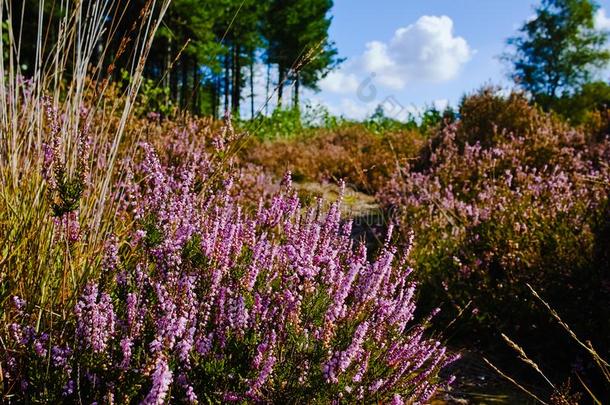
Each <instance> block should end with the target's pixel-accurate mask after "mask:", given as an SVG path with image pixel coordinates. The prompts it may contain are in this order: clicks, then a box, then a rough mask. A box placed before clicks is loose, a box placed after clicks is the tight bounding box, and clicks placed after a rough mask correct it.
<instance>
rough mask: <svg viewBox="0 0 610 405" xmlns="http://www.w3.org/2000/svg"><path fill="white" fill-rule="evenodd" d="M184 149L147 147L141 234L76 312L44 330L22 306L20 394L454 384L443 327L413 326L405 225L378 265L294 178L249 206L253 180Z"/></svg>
mask: <svg viewBox="0 0 610 405" xmlns="http://www.w3.org/2000/svg"><path fill="white" fill-rule="evenodd" d="M180 142H183V141H180V140H179V141H178V142H177V144H176V143H171V144H168V145H167V146H166V148H164V153H163V154H161V155H158V154H157V153H156V152H155V151H154V148H153V147H151V146H150V145H149V144H146V143H145V144H143V145H142V149H141V150H142V155H141V159H138V160H137V161H138V163H137V164H132V165H131V172H130V173H129V174H128V176H127V179H128V180H127V181H126V182H125V184H123V187H124V190H123V192H121V193H118V195H120V196H122V197H120V198H121V199H122V200H123V204H122V207H123V208H122V210H123V211H124V212H123V213H122V214H121V216H123V217H124V218H125V220H127V221H132V223H133V226H132V228H131V230H130V231H129V232H128V235H124V236H123V237H109V238H108V239H107V243H106V247H105V253H104V259H103V260H102V261H101V263H100V264H99V267H101V269H100V270H101V274H100V276H99V278H95V277H93V278H90V279H89V280H88V281H87V283H86V286H85V288H84V289H83V291H82V293H81V294H80V296H79V297H78V299H77V301H76V303H75V304H74V306H73V310H72V314H73V316H68V317H66V318H64V319H65V320H64V321H63V322H58V324H53V322H52V319H53V317H52V316H51V317H50V322H49V323H50V324H51V325H53V326H52V327H50V328H48V330H46V331H45V332H44V333H42V332H37V330H38V328H37V325H36V322H37V314H36V311H35V310H34V308H30V307H28V304H27V303H25V302H23V301H21V300H20V299H19V298H16V297H15V299H14V301H15V303H14V305H13V308H12V309H11V311H12V312H13V317H12V318H13V319H14V323H12V324H11V325H8V335H9V336H8V337H7V340H6V344H7V346H6V349H3V356H2V363H1V366H2V370H3V373H4V376H3V378H4V380H3V387H4V388H3V389H4V394H5V395H14V398H15V399H19V400H29V401H36V400H43V401H76V400H79V401H99V400H104V401H106V402H110V403H113V402H117V403H127V402H133V401H136V402H142V403H155V404H157V403H165V402H175V401H184V402H189V403H196V402H223V403H224V402H240V403H243V402H266V403H269V402H273V403H303V402H307V403H311V402H315V403H329V402H339V401H340V402H345V403H353V402H363V403H371V402H383V403H425V402H426V401H428V400H429V399H430V398H431V397H432V396H433V395H434V394H435V392H436V391H437V390H439V389H442V388H444V387H446V386H447V385H448V384H450V382H451V380H446V379H443V378H441V377H440V376H439V371H440V370H441V369H442V368H443V367H444V366H445V365H447V364H448V363H450V362H452V361H453V360H454V359H455V356H453V355H450V354H448V353H447V350H446V348H445V347H443V345H442V344H441V343H440V342H439V341H437V340H435V339H431V338H429V337H427V334H426V333H427V332H426V326H427V325H428V323H429V321H430V318H427V319H426V320H424V321H423V322H415V321H414V320H413V318H414V311H415V303H414V294H415V287H416V286H415V283H414V281H413V280H412V279H411V269H410V268H409V267H407V265H406V259H407V254H408V252H399V250H398V249H397V247H396V246H394V245H393V244H392V243H390V236H391V231H390V236H388V241H387V242H386V244H385V245H384V246H383V248H382V249H381V250H380V252H379V253H378V255H377V256H376V258H375V259H374V260H369V259H367V251H366V248H365V247H364V246H363V245H358V244H355V242H354V241H353V240H352V239H351V238H350V230H351V223H350V222H349V221H342V220H341V218H340V214H339V203H336V204H333V205H332V206H331V208H330V209H329V210H327V211H325V210H323V209H322V208H321V207H322V204H319V205H318V206H317V207H316V206H313V207H303V206H301V204H300V202H299V199H298V197H297V195H296V192H295V191H294V190H293V189H292V188H291V186H290V180H289V178H286V179H285V181H284V185H283V187H282V189H281V191H279V192H278V193H276V194H275V195H274V196H273V197H270V198H269V199H267V200H263V199H261V202H260V203H259V204H258V208H253V209H251V208H247V207H249V206H251V204H249V205H246V206H245V207H244V206H243V205H242V204H241V203H240V200H241V198H242V196H241V195H240V193H236V192H235V191H234V188H235V187H236V185H239V179H238V180H235V181H233V180H231V179H230V178H229V177H226V176H223V177H222V179H221V180H220V181H214V176H215V173H216V172H215V171H214V168H213V165H212V164H211V163H210V162H212V161H213V159H212V158H211V157H210V156H209V155H208V154H207V153H206V152H199V151H197V150H195V151H193V150H192V149H188V148H181V147H180ZM218 149H219V150H222V148H221V147H219V148H218ZM172 156H174V157H176V156H180V159H171V157H172ZM251 181H252V180H247V182H251ZM91 274H95V272H94V271H93V269H92V271H91ZM435 313H436V311H434V312H432V315H434V314H435ZM432 315H431V316H432Z"/></svg>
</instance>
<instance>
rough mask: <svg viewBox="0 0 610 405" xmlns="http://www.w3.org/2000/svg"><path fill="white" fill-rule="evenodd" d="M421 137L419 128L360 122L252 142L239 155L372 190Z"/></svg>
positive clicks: (300, 175)
mask: <svg viewBox="0 0 610 405" xmlns="http://www.w3.org/2000/svg"><path fill="white" fill-rule="evenodd" d="M422 143H423V136H422V135H421V134H420V133H419V132H418V131H397V132H384V133H380V134H377V133H374V132H372V131H370V130H368V129H367V128H366V127H365V126H364V125H361V124H344V125H340V126H338V127H337V128H335V129H318V130H311V131H310V132H308V133H307V134H306V135H304V136H301V137H297V138H295V139H283V140H276V141H274V142H264V141H263V142H256V143H253V144H252V145H251V146H250V147H249V148H247V149H246V150H245V151H244V153H243V154H242V159H244V160H246V161H249V162H253V163H255V164H257V165H260V166H264V167H266V168H268V170H269V171H271V172H272V173H274V174H275V175H276V176H282V175H283V173H285V172H287V171H290V172H292V173H293V176H294V179H295V181H300V180H307V181H318V182H328V181H332V182H337V181H339V180H341V179H343V180H345V181H346V182H347V183H349V184H350V185H352V186H353V187H354V188H355V189H357V190H359V191H363V192H367V193H370V194H374V193H375V191H376V190H377V189H378V188H380V187H381V186H382V185H383V184H384V183H385V182H386V181H387V179H388V178H389V177H390V176H391V174H392V173H393V172H394V170H395V168H396V164H397V162H398V161H403V160H405V159H413V158H415V157H416V156H417V154H418V151H419V148H420V146H421V144H422Z"/></svg>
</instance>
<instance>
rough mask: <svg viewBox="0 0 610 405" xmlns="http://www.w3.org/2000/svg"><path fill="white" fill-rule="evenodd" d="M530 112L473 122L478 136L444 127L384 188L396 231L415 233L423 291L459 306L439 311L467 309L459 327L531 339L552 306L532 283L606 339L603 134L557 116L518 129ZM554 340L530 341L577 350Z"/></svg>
mask: <svg viewBox="0 0 610 405" xmlns="http://www.w3.org/2000/svg"><path fill="white" fill-rule="evenodd" d="M524 108H525V105H524ZM513 114H515V112H514V111H513V112H511V116H512V115H513ZM540 122H544V119H543V117H541V118H540ZM526 123H527V121H524V124H523V126H522V128H523V131H521V132H520V130H519V129H518V128H515V127H512V129H511V131H513V130H514V131H515V132H514V133H509V132H506V131H502V129H503V128H500V131H495V132H493V133H496V134H498V133H502V134H503V136H502V137H494V138H485V137H483V138H481V133H479V134H476V130H474V131H475V132H474V135H473V139H477V142H475V143H469V142H468V139H469V138H468V137H464V134H465V131H469V130H470V129H469V128H470V127H466V128H464V127H462V125H463V124H464V122H458V123H457V124H456V125H452V126H449V127H447V128H445V130H444V131H443V132H441V133H440V134H439V135H438V136H437V137H436V138H435V139H434V140H431V141H430V145H431V146H430V148H429V149H428V150H429V154H427V155H424V157H423V158H422V161H420V162H417V163H414V164H412V165H405V166H403V167H402V168H401V169H400V170H399V171H397V172H396V173H395V174H394V177H393V179H392V180H391V181H390V182H389V183H388V184H387V186H386V187H385V188H384V189H383V190H382V191H381V192H380V193H379V198H380V199H381V201H382V202H383V203H384V205H385V206H386V208H391V209H393V210H394V212H396V213H397V214H398V215H397V221H398V222H399V224H400V226H401V228H402V230H403V234H404V233H405V232H407V230H410V229H412V230H413V231H414V233H415V235H416V238H415V244H414V249H413V253H412V258H413V261H414V265H416V266H417V267H418V268H419V269H421V273H419V274H420V275H421V276H422V277H423V278H424V280H425V283H424V284H425V286H422V287H423V288H424V290H423V291H424V293H425V294H426V295H427V296H428V299H432V300H434V301H435V302H439V301H440V300H443V299H444V300H446V301H448V302H449V303H452V304H453V305H454V308H455V312H453V313H451V311H444V313H446V314H450V316H449V318H448V321H450V320H452V319H453V316H457V315H458V314H460V311H462V310H465V309H467V311H466V312H467V314H464V313H462V314H461V315H460V316H462V317H463V319H461V322H460V323H459V324H461V325H462V326H463V327H464V329H463V330H464V331H466V333H468V334H470V333H472V330H473V328H474V330H479V331H486V332H490V333H492V334H493V335H495V336H497V333H498V332H500V331H504V332H506V333H513V334H516V335H518V336H519V337H524V339H522V340H523V341H526V342H530V343H532V342H535V341H536V340H537V339H536V338H535V335H536V333H543V332H542V331H544V330H546V329H545V328H546V326H545V325H547V321H548V314H546V313H543V312H541V311H540V310H539V308H537V307H536V306H535V305H533V303H532V300H531V298H530V295H529V291H528V290H527V288H526V283H529V284H531V285H532V286H533V287H534V288H535V289H536V290H537V291H539V292H541V294H544V295H545V296H546V297H547V298H548V299H549V301H550V304H551V305H552V306H553V307H554V308H557V310H558V311H559V312H560V313H562V314H564V316H565V317H566V319H567V321H568V322H569V323H570V324H572V325H574V327H575V329H576V330H577V332H578V333H579V334H582V335H583V336H587V337H588V338H589V339H592V340H593V341H594V342H596V343H597V347H600V348H603V349H604V350H608V349H609V348H610V341H608V336H610V330H609V328H608V326H609V325H608V322H607V319H608V317H609V316H610V313H609V312H608V308H610V306H609V305H608V304H609V301H608V291H609V290H608V286H609V285H610V284H609V282H610V271H609V270H610V269H609V268H608V261H607V255H606V256H604V255H603V254H601V253H600V252H601V251H606V250H607V245H606V247H605V248H602V247H601V246H602V245H603V244H604V243H607V240H608V239H607V229H608V218H609V217H608V216H607V215H608V214H607V213H608V211H607V204H608V197H609V192H610V168H609V166H608V162H609V161H610V142H609V141H608V140H603V141H601V142H599V143H590V142H589V141H587V140H586V139H585V138H586V137H585V136H584V135H583V134H582V133H581V132H579V131H576V130H571V129H567V130H564V129H562V127H561V126H555V125H554V124H552V123H550V124H548V126H542V127H538V128H537V129H536V131H535V132H531V131H529V130H528V131H525V129H526V128H527V126H528V124H526ZM535 128H536V127H535ZM464 140H466V142H464ZM478 140H480V141H481V142H478ZM604 235H605V236H604ZM443 297H444V298H443ZM467 325H468V326H467ZM479 336H480V335H479ZM487 336H489V335H487ZM541 341H543V340H542V339H541V340H539V341H538V342H541ZM532 344H536V343H532ZM560 345H561V343H560V341H559V340H557V341H553V342H548V341H546V342H545V344H544V345H542V346H538V347H536V348H535V349H532V350H531V351H536V350H537V351H539V353H549V352H553V353H554V356H555V358H556V359H558V358H560V357H562V356H566V357H570V356H572V355H573V354H574V353H573V352H572V351H571V350H569V349H568V350H564V349H565V347H560ZM573 359H574V357H571V360H573ZM568 363H569V362H568Z"/></svg>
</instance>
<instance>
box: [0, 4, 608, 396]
mask: <svg viewBox="0 0 610 405" xmlns="http://www.w3.org/2000/svg"><path fill="white" fill-rule="evenodd" d="M331 8H332V1H323V0H294V1H285V0H270V1H258V2H257V1H249V0H245V1H230V0H223V1H217V2H199V1H194V0H174V1H170V0H158V1H153V0H150V1H139V0H138V1H136V0H133V1H115V2H105V1H98V0H90V1H80V2H75V3H70V2H63V1H62V2H39V1H37V0H27V1H24V2H20V1H10V0H6V1H3V3H2V6H1V7H0V20H2V35H1V36H0V51H1V52H0V77H1V79H0V131H1V133H0V180H1V181H2V182H1V185H0V396H1V398H2V402H6V403H38V402H44V403H62V402H63V403H83V402H87V403H93V402H95V403H132V402H137V403H155V404H160V403H182V402H186V403H277V404H285V403H295V404H296V403H299V404H300V403H319V404H330V403H337V404H338V403H347V404H350V403H365V404H369V403H383V404H385V403H392V404H403V403H408V404H411V403H429V402H432V401H448V402H451V401H456V400H459V401H466V400H470V401H474V402H476V401H477V399H476V398H481V396H479V397H477V396H476V395H475V394H487V396H486V397H485V398H488V399H489V398H491V397H493V396H494V395H495V396H496V397H495V398H494V400H497V401H504V402H505V403H527V402H528V401H532V402H535V401H537V402H539V403H546V404H551V403H552V404H561V405H571V404H578V403H596V404H603V403H606V402H607V400H608V398H610V365H609V364H608V359H609V358H610V323H609V321H608V320H609V319H610V299H609V298H608V297H610V138H609V137H608V133H609V131H610V108H609V107H608V104H607V103H608V102H609V101H610V87H609V85H608V84H607V83H605V82H601V81H595V77H596V76H595V71H596V69H599V68H605V67H606V64H607V62H608V60H609V59H610V55H609V54H608V51H607V50H606V49H607V48H606V39H607V34H606V33H604V32H603V31H598V30H596V29H595V27H594V25H593V16H594V13H595V11H596V5H595V4H594V3H592V2H590V1H588V0H544V1H542V3H541V4H540V6H539V7H538V9H537V10H536V12H537V14H536V16H535V17H534V18H532V19H531V20H529V21H528V22H526V23H525V25H524V26H523V28H522V29H521V30H520V32H519V34H518V35H517V36H516V37H515V38H513V39H511V40H509V44H511V45H512V46H513V48H512V49H513V50H514V52H513V53H511V54H507V55H505V59H506V60H507V62H508V63H509V65H510V66H511V67H512V69H513V70H512V72H513V73H514V77H515V79H516V84H517V86H516V88H515V89H514V90H513V91H512V92H510V93H506V92H503V91H500V90H499V89H497V88H494V87H492V86H488V87H484V88H481V89H479V90H476V91H474V92H472V93H471V94H467V95H465V96H464V97H463V99H462V100H461V102H460V103H459V105H457V106H456V107H455V108H454V109H449V108H448V109H447V110H446V111H442V112H441V111H437V110H435V109H429V110H428V111H426V112H425V113H424V114H423V115H422V117H419V118H417V119H415V118H414V119H411V120H410V121H409V122H401V121H397V120H394V119H392V118H389V117H386V116H385V115H384V112H383V109H379V110H378V111H377V112H376V113H375V114H373V115H372V116H371V117H370V118H369V119H367V120H364V121H362V122H355V121H352V120H348V119H345V118H342V117H334V116H332V115H331V114H330V113H328V112H327V111H325V110H324V109H315V108H313V109H312V108H307V109H303V108H301V103H300V102H299V87H300V86H304V87H309V88H315V87H316V85H317V83H318V82H319V80H320V79H321V78H322V77H324V76H325V75H326V74H327V73H328V72H329V71H330V70H331V69H332V68H333V67H335V66H336V65H337V64H338V63H340V62H341V59H340V58H339V57H338V51H337V50H336V49H335V47H334V45H333V43H332V41H330V40H329V39H328V33H327V31H328V28H329V26H330V21H331V20H330V14H329V10H331ZM257 64H262V65H265V66H266V69H267V72H270V71H271V70H272V69H273V70H275V71H276V74H274V77H275V79H276V82H275V83H271V81H272V79H271V75H269V76H268V77H269V78H270V79H269V80H270V84H269V88H270V89H269V93H268V95H267V96H266V97H267V98H271V97H277V98H278V99H279V100H280V103H278V104H279V105H280V106H279V107H278V109H276V110H275V111H274V112H271V113H270V114H268V115H264V114H260V113H261V112H262V111H254V107H253V106H251V110H252V111H251V114H250V115H251V116H252V117H253V118H252V119H249V120H244V119H240V112H239V109H240V106H243V101H244V100H248V98H249V97H250V96H249V94H244V90H245V89H247V88H248V87H250V93H252V92H253V89H252V87H253V85H252V83H251V81H250V83H248V80H247V78H249V77H252V74H251V72H252V70H253V69H254V68H255V66H256V65H257ZM286 89H291V91H292V102H291V103H290V106H289V108H286V103H285V102H284V108H282V103H281V100H282V98H284V99H285V98H286ZM221 115H224V118H223V119H218V117H219V116H221ZM231 117H233V118H231ZM312 185H313V186H312ZM473 358H474V359H475V360H474V361H475V362H477V361H478V363H477V367H478V369H477V370H479V369H481V368H483V367H485V368H486V370H487V371H486V374H483V375H475V376H473V375H472V373H473V371H472V367H473V364H472V361H473V360H472V359H473ZM476 359H481V360H480V361H479V360H476ZM484 362H487V363H484ZM486 364H488V365H486ZM477 372H478V371H477ZM491 373H494V374H495V373H497V375H499V376H500V377H499V378H505V379H506V380H507V384H510V385H505V386H503V387H502V388H501V392H500V393H499V394H498V393H497V392H495V391H494V392H491V389H492V387H489V386H486V385H485V384H483V385H482V387H479V388H475V389H474V390H475V391H476V390H477V389H478V391H479V392H476V393H475V392H473V388H472V387H470V386H469V385H468V383H467V382H468V381H469V380H470V379H471V378H472V377H475V378H479V377H480V378H491V377H490V375H491ZM513 386H514V390H513V389H512V388H507V387H513ZM496 388H497V387H493V389H494V390H495V389H496ZM486 389H489V390H490V392H485V390H486ZM481 391H483V392H481Z"/></svg>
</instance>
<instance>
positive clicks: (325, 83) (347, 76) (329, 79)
mask: <svg viewBox="0 0 610 405" xmlns="http://www.w3.org/2000/svg"><path fill="white" fill-rule="evenodd" d="M359 84H360V83H359V82H358V78H357V77H356V75H355V74H353V73H344V72H343V71H341V70H335V71H333V72H330V73H329V74H328V76H326V77H325V78H324V79H322V80H320V83H319V86H320V89H322V90H324V91H329V92H332V93H338V94H348V93H355V92H356V90H357V89H358V86H359Z"/></svg>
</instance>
